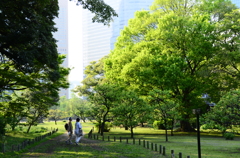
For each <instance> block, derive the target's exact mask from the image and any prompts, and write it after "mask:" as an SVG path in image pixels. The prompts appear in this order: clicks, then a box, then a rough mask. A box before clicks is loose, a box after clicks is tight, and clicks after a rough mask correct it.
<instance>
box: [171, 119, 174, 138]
mask: <svg viewBox="0 0 240 158" xmlns="http://www.w3.org/2000/svg"><path fill="white" fill-rule="evenodd" d="M173 126H174V119H173V120H172V128H171V136H173Z"/></svg>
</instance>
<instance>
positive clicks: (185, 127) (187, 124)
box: [180, 120, 196, 132]
mask: <svg viewBox="0 0 240 158" xmlns="http://www.w3.org/2000/svg"><path fill="white" fill-rule="evenodd" d="M180 123H181V131H183V132H195V131H196V130H195V129H194V128H193V127H192V126H191V124H190V122H189V121H188V120H182V121H181V122H180Z"/></svg>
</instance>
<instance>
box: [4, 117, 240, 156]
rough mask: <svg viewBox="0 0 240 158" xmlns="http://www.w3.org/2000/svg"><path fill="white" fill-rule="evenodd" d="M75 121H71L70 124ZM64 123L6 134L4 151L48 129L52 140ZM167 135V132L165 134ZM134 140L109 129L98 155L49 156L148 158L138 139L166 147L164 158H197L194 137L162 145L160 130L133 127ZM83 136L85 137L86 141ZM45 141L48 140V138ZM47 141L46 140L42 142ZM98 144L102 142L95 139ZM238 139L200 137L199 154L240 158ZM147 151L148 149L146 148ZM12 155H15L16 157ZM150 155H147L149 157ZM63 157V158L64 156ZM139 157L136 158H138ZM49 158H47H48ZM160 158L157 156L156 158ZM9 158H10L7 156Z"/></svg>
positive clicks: (180, 136)
mask: <svg viewBox="0 0 240 158" xmlns="http://www.w3.org/2000/svg"><path fill="white" fill-rule="evenodd" d="M74 122H75V121H73V124H74ZM64 124H65V122H63V121H58V122H57V125H55V123H54V122H45V123H42V124H39V125H38V126H35V127H33V129H32V130H31V132H30V133H29V134H26V133H25V131H26V129H25V127H24V128H22V131H19V130H17V132H9V133H7V144H6V147H7V150H9V151H10V148H11V145H12V144H17V143H21V142H22V141H24V140H25V139H31V138H34V137H36V136H39V135H43V134H44V133H47V132H48V131H50V130H51V129H54V128H55V129H56V128H58V132H57V133H56V134H54V135H53V136H52V137H56V136H57V135H60V134H63V133H64V132H65V129H64ZM82 125H83V131H84V132H85V133H88V132H89V131H90V130H91V129H92V128H93V127H94V125H93V124H92V123H90V122H88V123H82ZM46 128H47V131H45V132H43V131H42V133H40V131H41V130H42V129H46ZM169 133H170V132H169ZM93 134H95V135H97V131H96V130H94V132H93ZM134 134H135V135H134V137H135V145H132V143H133V140H131V139H130V131H128V130H125V129H124V128H119V127H117V128H113V129H111V131H110V132H106V133H105V134H104V137H105V141H100V144H99V146H100V147H101V148H102V150H101V151H98V150H93V149H92V148H90V147H89V146H88V145H86V146H82V147H80V148H82V150H80V151H79V152H76V149H74V148H71V149H70V148H68V147H64V146H62V147H59V148H58V149H57V151H56V152H54V154H53V155H52V156H53V157H65V156H67V157H71V156H72V157H86V158H87V157H101V156H100V155H102V157H111V158H112V157H118V156H117V155H119V153H120V154H122V155H123V156H125V157H151V156H150V155H151V153H152V151H151V150H150V149H146V148H144V147H143V145H142V144H141V145H138V139H141V142H142V141H143V140H145V141H149V142H150V143H154V144H157V145H158V146H159V145H162V146H165V147H166V153H167V156H166V157H170V152H171V150H174V152H175V156H176V158H177V157H178V153H179V152H181V153H182V157H183V158H186V157H187V156H191V158H197V157H198V155H197V154H198V153H197V151H198V150H197V136H196V133H186V132H175V133H174V136H169V137H168V140H169V141H168V142H166V141H165V135H164V131H163V130H153V129H152V128H141V127H137V128H135V129H134ZM86 136H87V135H85V137H86ZM108 136H109V137H110V140H111V141H110V142H108V140H107V137H108ZM114 136H115V137H116V138H117V141H116V142H113V137H114ZM120 136H121V137H122V138H129V140H128V142H129V144H126V140H123V141H122V142H121V143H120V142H119V137H120ZM48 139H49V138H48ZM46 140H47V139H46ZM46 140H42V141H41V142H38V143H35V144H33V145H30V146H29V147H27V149H25V150H23V151H21V152H20V153H22V152H27V151H28V149H30V148H32V147H34V146H36V145H38V144H40V143H42V142H44V141H46ZM99 140H102V138H101V137H100V136H99ZM239 144H240V137H239V136H237V137H235V139H234V140H225V139H224V138H223V137H221V134H219V133H201V149H202V150H201V153H202V158H238V157H240V146H239ZM149 148H150V147H149ZM12 154H13V153H11V152H9V153H7V154H4V155H3V154H2V153H0V157H4V156H7V155H9V156H10V155H12ZM15 154H19V153H16V152H15ZM149 154H150V155H149ZM64 155H65V156H64ZM136 155H138V156H136ZM139 155H140V156H139ZM52 156H51V157H52ZM159 156H160V155H159ZM10 157H11V156H10ZM152 157H153V156H152Z"/></svg>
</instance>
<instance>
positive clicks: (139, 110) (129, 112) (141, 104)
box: [111, 91, 151, 138]
mask: <svg viewBox="0 0 240 158" xmlns="http://www.w3.org/2000/svg"><path fill="white" fill-rule="evenodd" d="M120 96H121V97H120V100H119V102H118V104H117V106H116V107H114V108H113V109H112V110H111V111H112V113H113V115H114V123H115V124H118V125H121V124H123V125H124V126H125V129H126V127H129V128H130V132H131V138H133V135H134V133H133V128H134V127H136V126H137V125H138V123H139V120H140V118H141V117H139V115H140V114H145V116H144V117H145V118H146V117H147V116H146V115H147V114H149V113H150V112H151V108H150V106H148V104H147V103H146V102H145V101H144V100H143V99H141V98H140V97H139V96H137V94H136V93H135V92H133V91H123V92H122V94H120ZM141 119H142V118H141ZM145 121H146V120H145Z"/></svg>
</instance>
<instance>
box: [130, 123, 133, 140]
mask: <svg viewBox="0 0 240 158" xmlns="http://www.w3.org/2000/svg"><path fill="white" fill-rule="evenodd" d="M130 128H131V138H133V127H132V126H131V127H130Z"/></svg>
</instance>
